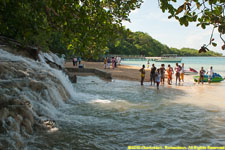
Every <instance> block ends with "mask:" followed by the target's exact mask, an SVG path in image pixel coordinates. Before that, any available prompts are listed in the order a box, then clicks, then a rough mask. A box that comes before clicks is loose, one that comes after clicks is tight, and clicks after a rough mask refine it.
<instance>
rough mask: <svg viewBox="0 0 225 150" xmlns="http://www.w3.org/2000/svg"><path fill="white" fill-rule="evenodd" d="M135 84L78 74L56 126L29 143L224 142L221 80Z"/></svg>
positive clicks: (224, 98)
mask: <svg viewBox="0 0 225 150" xmlns="http://www.w3.org/2000/svg"><path fill="white" fill-rule="evenodd" d="M188 82H189V83H184V84H181V85H179V86H175V85H174V86H170V87H168V86H167V85H165V87H163V86H161V87H160V90H159V91H157V90H156V87H150V86H149V83H147V84H145V86H140V83H139V82H131V81H121V80H113V81H112V82H109V81H104V80H101V79H100V78H98V77H94V76H88V77H78V83H77V84H74V87H75V89H76V91H74V92H75V93H76V96H75V97H73V99H71V100H68V102H67V103H66V104H65V105H63V106H62V107H61V108H60V110H59V112H58V113H57V114H58V116H57V118H56V120H55V121H56V123H57V126H58V128H59V129H58V130H57V131H52V132H48V133H40V134H38V135H36V136H33V142H30V143H28V145H30V146H29V148H34V147H35V148H36V147H39V148H40V149H49V148H50V147H51V148H52V149H55V150H58V149H60V150H61V149H82V150H83V149H107V150H109V149H127V146H129V145H145V146H164V145H167V146H168V145H170V146H190V145H197V146H200V145H201V146H202V145H205V146H208V145H214V146H223V145H225V126H224V124H225V116H224V115H225V92H224V90H225V88H224V86H225V84H224V82H222V83H217V84H210V85H208V84H206V85H197V84H194V83H193V82H192V81H191V80H189V81H188Z"/></svg>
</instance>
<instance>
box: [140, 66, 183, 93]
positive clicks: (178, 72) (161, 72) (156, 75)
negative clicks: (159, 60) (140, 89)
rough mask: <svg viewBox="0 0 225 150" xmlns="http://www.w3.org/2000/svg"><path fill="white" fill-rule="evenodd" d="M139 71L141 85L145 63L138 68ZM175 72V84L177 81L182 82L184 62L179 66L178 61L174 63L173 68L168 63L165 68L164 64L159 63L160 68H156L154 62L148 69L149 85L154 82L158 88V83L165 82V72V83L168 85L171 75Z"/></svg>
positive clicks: (170, 82) (170, 81)
mask: <svg viewBox="0 0 225 150" xmlns="http://www.w3.org/2000/svg"><path fill="white" fill-rule="evenodd" d="M139 71H140V72H141V85H143V82H144V79H145V65H143V66H142V68H141V69H140V70H139ZM174 72H175V76H176V84H177V82H178V81H179V83H180V82H181V81H183V82H184V63H182V65H181V66H180V65H179V64H178V63H176V66H175V68H174V69H173V68H172V67H171V66H170V65H168V67H167V68H165V64H161V67H160V68H158V69H157V68H156V67H155V65H154V64H152V67H151V71H150V85H151V86H152V84H154V85H155V84H156V85H157V89H159V85H160V83H161V84H162V85H163V84H164V82H165V77H166V73H167V83H168V84H169V85H171V84H172V79H173V78H172V75H173V74H174Z"/></svg>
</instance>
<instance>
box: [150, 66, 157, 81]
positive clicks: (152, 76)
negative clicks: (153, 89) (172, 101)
mask: <svg viewBox="0 0 225 150" xmlns="http://www.w3.org/2000/svg"><path fill="white" fill-rule="evenodd" d="M155 71H156V67H155V65H154V64H152V68H151V73H150V82H151V85H152V81H153V82H154V85H155Z"/></svg>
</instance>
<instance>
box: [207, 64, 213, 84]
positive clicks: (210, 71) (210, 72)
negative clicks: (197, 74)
mask: <svg viewBox="0 0 225 150" xmlns="http://www.w3.org/2000/svg"><path fill="white" fill-rule="evenodd" d="M206 74H208V82H209V83H210V82H211V80H212V77H213V67H212V66H211V67H210V68H209V70H208V72H207V73H206Z"/></svg>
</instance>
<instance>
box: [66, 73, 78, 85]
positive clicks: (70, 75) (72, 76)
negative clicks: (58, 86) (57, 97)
mask: <svg viewBox="0 0 225 150" xmlns="http://www.w3.org/2000/svg"><path fill="white" fill-rule="evenodd" d="M68 76H69V79H70V81H71V82H72V83H77V76H76V75H75V74H72V73H69V74H68Z"/></svg>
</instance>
